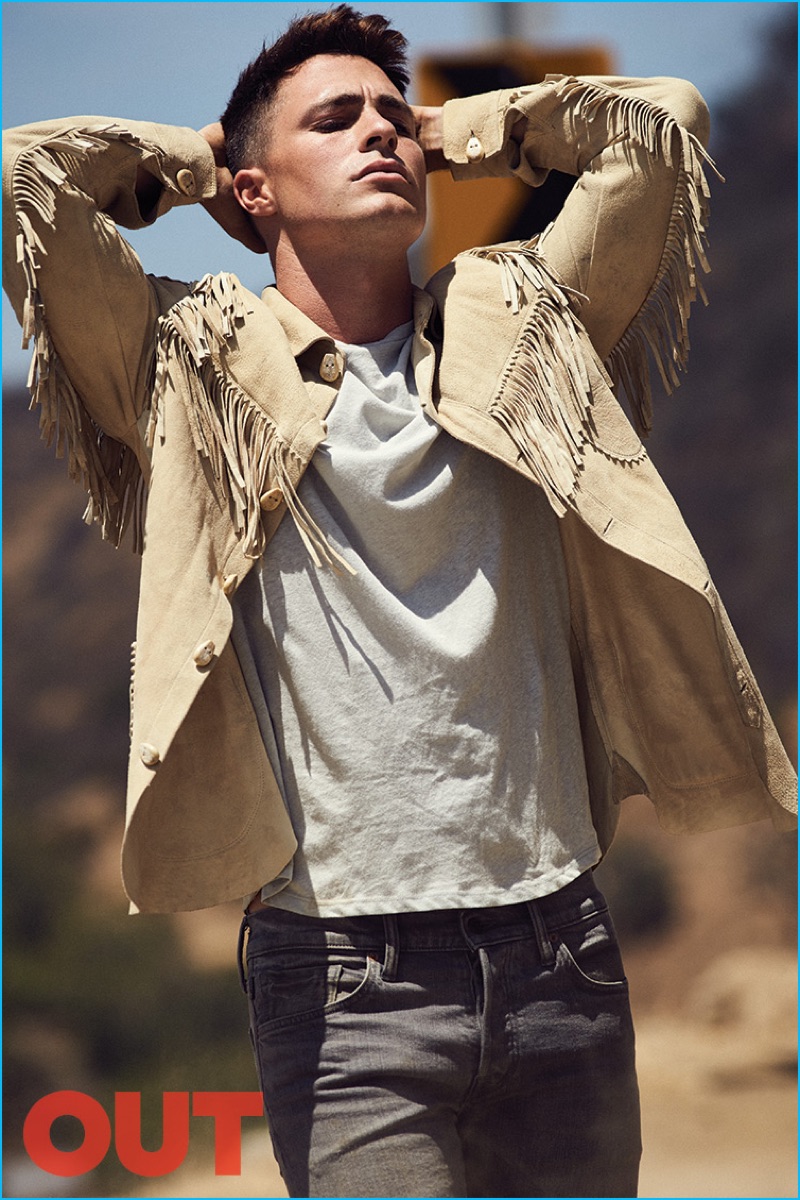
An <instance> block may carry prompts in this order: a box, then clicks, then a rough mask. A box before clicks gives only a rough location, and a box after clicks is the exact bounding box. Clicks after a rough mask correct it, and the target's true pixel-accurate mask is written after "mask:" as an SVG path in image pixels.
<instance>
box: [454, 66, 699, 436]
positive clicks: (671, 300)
mask: <svg viewBox="0 0 800 1200" xmlns="http://www.w3.org/2000/svg"><path fill="white" fill-rule="evenodd" d="M443 127H444V135H443V148H444V154H445V157H446V158H447V160H448V163H449V164H450V168H451V172H452V174H453V176H454V178H456V179H471V178H483V177H486V176H493V175H494V176H501V175H509V174H514V175H517V176H518V177H519V178H520V179H522V180H523V181H524V182H526V183H528V184H530V185H531V186H534V187H535V186H538V185H540V184H541V183H543V182H544V180H545V179H546V177H547V175H548V173H549V171H550V170H559V171H563V172H565V173H567V174H571V175H575V176H577V177H578V179H577V183H576V185H575V186H574V187H573V189H572V191H571V192H570V194H569V196H568V197H567V200H566V201H565V203H564V206H563V208H562V211H561V212H560V214H559V215H558V217H557V218H556V220H555V221H554V222H553V224H552V225H551V226H550V227H549V228H548V229H547V230H545V232H544V233H543V234H542V235H541V237H540V238H538V239H536V243H535V249H536V252H537V253H538V254H539V255H540V257H541V259H542V260H543V261H544V263H545V264H546V266H547V267H548V268H549V270H550V271H551V272H552V273H553V275H554V276H555V277H556V278H557V279H558V280H559V281H560V282H561V283H562V284H563V285H564V286H565V287H566V288H568V289H570V290H571V291H572V293H573V294H574V295H573V303H574V304H575V306H576V308H577V311H578V313H579V316H580V320H581V322H582V323H583V325H584V326H585V328H586V330H587V332H588V334H589V336H590V338H591V340H592V342H593V344H594V347H595V349H596V351H597V353H598V355H599V357H600V358H601V359H602V360H604V361H605V363H606V366H607V367H608V369H609V370H610V372H611V374H612V376H613V377H614V378H615V379H616V380H617V381H618V382H621V383H622V384H623V385H624V387H625V390H626V392H627V394H628V398H629V400H630V401H631V403H632V406H633V409H634V416H635V418H636V421H637V424H638V425H639V427H640V430H641V431H643V432H646V430H647V429H648V428H649V425H650V411H649V372H648V368H647V363H646V358H647V355H648V353H652V355H653V357H654V359H655V362H656V364H657V366H658V368H659V370H660V372H661V374H662V376H663V378H664V381H665V383H666V384H667V386H668V387H671V386H674V385H675V384H676V383H677V376H676V367H681V366H683V365H684V361H685V358H686V353H687V350H688V338H687V336H686V318H687V315H688V309H689V306H690V304H691V302H692V300H694V298H695V295H696V294H698V293H700V294H702V289H701V288H700V286H699V282H698V273H699V272H700V271H702V270H705V269H707V267H706V262H705V256H704V239H703V234H704V227H705V222H706V218H707V207H708V205H707V200H708V188H707V185H706V181H705V178H704V174H703V167H704V165H705V164H706V163H707V162H708V159H707V156H706V154H705V150H704V145H705V143H706V142H707V139H708V131H709V123H708V110H707V108H706V106H705V103H704V102H703V99H702V97H701V96H700V94H699V93H698V92H697V90H696V88H694V86H693V85H692V84H690V83H687V82H685V81H683V80H678V79H662V78H658V79H619V78H611V77H609V78H582V79H575V78H572V77H569V76H550V77H548V78H547V79H546V80H545V81H544V82H543V83H539V84H534V85H532V86H530V87H520V88H515V89H510V90H506V91H498V92H493V93H489V94H486V95H483V96H476V97H471V98H469V99H464V100H452V101H448V103H447V104H446V105H445V106H444V120H443Z"/></svg>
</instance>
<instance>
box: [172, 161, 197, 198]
mask: <svg viewBox="0 0 800 1200" xmlns="http://www.w3.org/2000/svg"><path fill="white" fill-rule="evenodd" d="M175 182H176V183H177V185H178V187H179V188H180V189H181V191H182V192H183V194H184V196H193V195H194V194H195V192H196V191H197V184H196V183H195V181H194V174H193V172H192V171H190V170H189V168H188V167H184V168H183V169H182V170H181V171H178V174H177V175H176V176H175Z"/></svg>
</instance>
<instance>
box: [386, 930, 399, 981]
mask: <svg viewBox="0 0 800 1200" xmlns="http://www.w3.org/2000/svg"><path fill="white" fill-rule="evenodd" d="M383 929H384V937H385V939H386V948H385V950H384V954H383V978H384V979H385V980H386V982H387V983H393V982H394V980H395V979H397V960H398V957H399V954H400V930H399V928H398V924H397V914H396V913H384V916H383Z"/></svg>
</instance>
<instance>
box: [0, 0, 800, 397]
mask: <svg viewBox="0 0 800 1200" xmlns="http://www.w3.org/2000/svg"><path fill="white" fill-rule="evenodd" d="M353 2H354V4H355V6H356V7H360V8H361V9H363V10H364V11H378V12H382V13H384V14H385V15H386V16H388V17H390V19H392V20H393V21H394V22H395V23H396V24H397V25H398V26H399V27H400V28H401V29H402V30H403V31H404V32H405V34H406V36H407V37H408V39H409V43H410V50H411V60H412V64H413V61H414V59H415V58H418V57H420V56H422V55H429V54H432V53H435V52H436V51H437V50H446V51H448V52H452V51H454V50H462V49H463V50H466V49H469V48H474V47H479V46H482V45H485V44H486V42H487V41H492V40H494V39H495V38H496V37H497V33H498V15H499V14H498V10H499V9H500V7H501V6H500V5H495V4H485V3H459V4H452V3H442V4H438V3H403V4H380V3H377V4H373V3H366V2H361V3H358V0H353ZM786 6H787V4H786V3H763V4H751V3H723V2H714V3H677V4H668V3H637V2H632V3H612V4H606V3H596V4H586V3H549V4H523V3H518V4H514V5H510V6H504V7H505V8H506V9H507V10H510V18H511V22H512V32H513V35H514V37H515V38H518V39H522V40H524V41H526V42H529V43H531V44H533V45H535V46H537V47H540V48H544V47H567V46H569V45H587V44H591V45H598V44H599V45H604V46H606V47H607V48H608V49H609V51H610V52H611V54H612V55H613V58H614V62H615V70H616V72H617V73H618V74H624V75H679V76H683V77H684V78H688V79H691V80H692V81H693V82H694V83H696V84H697V86H698V87H699V88H700V90H701V91H702V92H703V94H704V95H705V96H706V98H707V100H708V101H709V103H710V105H711V108H712V117H713V109H714V105H715V104H719V103H720V102H721V101H723V100H724V98H725V96H726V95H727V94H729V93H730V92H732V91H735V90H736V89H737V88H738V87H739V86H740V85H741V84H742V83H746V82H750V81H752V79H753V77H754V72H755V64H756V62H757V61H758V53H759V47H760V35H761V32H762V31H763V30H764V29H765V28H767V27H769V25H770V24H772V23H774V21H775V20H776V18H777V17H778V15H779V12H780V10H781V9H784V8H786ZM327 7H328V4H327V3H325V4H316V3H309V4H303V3H298V4H284V3H258V2H253V3H161V2H155V3H133V4H132V3H77V4H73V3H4V4H3V5H2V19H3V126H4V127H8V126H10V125H17V124H23V123H26V122H29V121H37V120H41V119H43V118H47V117H56V116H65V115H70V114H102V115H104V116H118V117H128V118H139V119H143V120H154V121H162V122H167V123H174V124H178V125H190V126H193V127H194V128H199V127H200V126H202V125H205V124H206V123H208V122H209V121H211V120H214V119H216V117H217V116H218V114H219V112H220V111H221V109H222V108H223V107H224V105H225V103H226V100H227V97H228V94H229V93H230V90H231V88H232V86H233V83H234V82H235V80H236V77H237V75H238V72H239V71H240V70H241V68H242V67H243V66H244V65H245V64H246V63H247V62H248V61H249V59H250V58H252V57H253V55H254V54H255V53H257V51H258V50H259V49H260V46H261V43H262V41H264V40H267V41H270V40H272V38H273V37H275V36H276V35H277V34H278V33H279V32H280V31H281V30H282V29H283V28H284V26H285V25H286V23H287V21H288V20H289V19H290V18H291V17H292V16H293V15H294V14H295V13H297V12H304V11H308V10H309V9H324V8H327ZM411 98H412V100H413V98H414V96H413V90H412V95H411ZM712 149H713V146H712ZM723 167H724V164H723ZM130 240H131V242H132V243H133V245H134V246H135V248H136V250H137V252H138V253H139V255H140V257H141V258H142V260H143V262H144V264H145V267H146V269H147V270H149V271H153V272H155V273H157V274H164V275H171V276H173V277H176V278H198V277H199V276H201V275H203V274H205V273H206V271H219V270H230V271H233V272H235V273H236V274H238V275H239V276H240V278H241V279H242V280H243V282H244V283H245V284H246V285H247V286H248V287H250V288H253V289H256V290H259V289H260V288H261V287H262V286H264V284H266V283H268V282H270V276H269V268H268V265H267V263H266V260H265V259H264V258H261V257H257V256H255V255H252V254H249V253H248V252H247V251H246V250H244V249H243V248H240V247H239V246H238V245H237V244H235V243H233V242H232V241H231V240H230V239H229V238H227V237H226V236H225V235H224V234H223V233H222V232H221V230H219V229H218V228H217V227H216V226H215V225H214V223H213V222H212V221H210V220H209V218H208V217H207V216H206V215H205V213H204V212H203V211H202V210H201V209H199V208H197V209H195V208H191V209H182V210H180V211H178V212H176V213H173V214H171V215H170V216H169V217H168V218H167V219H166V220H165V221H163V222H160V223H159V225H157V226H156V227H155V228H154V229H152V230H146V231H144V232H140V233H137V234H135V235H132V236H131V237H130ZM18 346H19V332H18V327H17V325H16V321H15V320H14V317H13V314H12V313H11V309H10V306H9V304H8V302H7V301H6V300H5V297H4V298H3V347H4V354H3V374H4V377H6V378H8V377H12V378H14V377H18V376H20V375H21V374H23V373H24V371H25V370H26V369H27V366H26V364H27V354H26V353H25V354H23V353H22V352H21V351H20V350H19V349H18Z"/></svg>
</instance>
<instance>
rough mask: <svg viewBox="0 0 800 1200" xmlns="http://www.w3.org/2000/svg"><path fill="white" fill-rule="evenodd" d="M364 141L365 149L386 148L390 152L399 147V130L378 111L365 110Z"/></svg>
mask: <svg viewBox="0 0 800 1200" xmlns="http://www.w3.org/2000/svg"><path fill="white" fill-rule="evenodd" d="M363 125H364V129H363V135H362V140H363V144H364V147H365V149H375V148H380V147H383V146H385V147H386V148H387V149H389V150H394V149H396V147H397V129H396V128H395V126H394V124H393V122H392V121H390V120H389V119H388V118H387V117H385V116H384V115H383V113H380V112H378V110H377V109H372V110H369V109H367V110H365V112H364V115H363Z"/></svg>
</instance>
